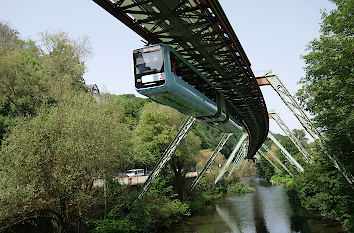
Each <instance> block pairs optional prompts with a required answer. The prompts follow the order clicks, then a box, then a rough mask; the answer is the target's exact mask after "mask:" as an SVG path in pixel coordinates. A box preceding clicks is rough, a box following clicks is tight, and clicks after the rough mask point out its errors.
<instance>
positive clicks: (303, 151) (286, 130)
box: [269, 112, 313, 163]
mask: <svg viewBox="0 0 354 233" xmlns="http://www.w3.org/2000/svg"><path fill="white" fill-rule="evenodd" d="M269 116H270V117H271V118H273V119H274V121H275V122H276V123H277V124H278V125H279V127H280V128H281V129H282V130H283V132H284V133H285V134H286V135H287V136H288V137H289V138H290V140H291V141H292V142H293V143H294V145H295V146H296V148H297V149H298V150H299V151H300V153H301V154H302V155H303V156H304V158H305V160H306V162H308V163H313V159H312V157H311V156H310V155H309V153H308V152H307V150H306V149H305V148H304V147H303V145H302V144H301V142H300V141H299V140H298V139H297V138H296V137H295V136H294V134H293V133H292V132H291V130H290V129H289V128H288V126H286V124H284V122H283V121H282V119H281V118H280V116H279V115H278V114H277V113H275V112H270V113H269Z"/></svg>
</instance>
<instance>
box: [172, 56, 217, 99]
mask: <svg viewBox="0 0 354 233" xmlns="http://www.w3.org/2000/svg"><path fill="white" fill-rule="evenodd" d="M170 60H171V71H172V72H174V73H175V74H176V75H177V76H178V77H181V78H182V79H183V81H185V82H186V83H188V84H189V85H191V86H192V87H194V88H195V89H197V90H198V91H200V92H201V93H202V94H203V95H205V96H207V97H208V98H210V99H211V100H213V101H216V92H215V91H211V92H210V91H208V90H210V89H211V88H210V87H211V86H210V84H209V83H207V82H206V81H205V80H204V79H203V78H202V77H201V76H199V75H198V73H196V72H195V71H194V70H193V69H192V68H190V67H189V66H188V65H187V64H186V63H184V62H183V61H182V60H180V59H179V58H178V57H177V56H176V55H174V54H173V53H170Z"/></svg>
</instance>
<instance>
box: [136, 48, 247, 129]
mask: <svg viewBox="0 0 354 233" xmlns="http://www.w3.org/2000/svg"><path fill="white" fill-rule="evenodd" d="M133 60H134V76H135V87H136V90H137V91H138V92H139V93H140V94H142V95H145V96H148V97H149V98H150V99H152V100H154V101H156V102H158V103H161V104H164V105H167V106H170V107H172V108H175V109H177V110H178V111H180V112H182V113H185V114H187V115H190V116H194V117H196V118H197V119H201V120H204V121H206V122H207V123H209V124H210V125H212V126H214V127H216V128H218V129H220V130H221V131H223V132H227V133H234V132H239V131H241V130H242V125H241V124H240V123H239V122H238V121H237V120H236V119H235V118H234V117H233V116H231V115H229V112H228V103H227V101H226V100H225V98H224V95H223V94H222V93H220V92H218V91H217V90H216V89H215V87H214V86H213V84H211V83H210V82H209V80H208V79H206V78H205V77H204V75H202V74H201V73H200V72H199V71H198V70H197V69H196V68H194V67H193V65H191V64H190V63H189V62H188V61H187V60H185V59H184V58H183V57H182V56H181V55H180V54H178V53H177V52H176V51H175V50H174V49H173V48H171V47H170V46H168V45H165V44H156V45H150V46H146V47H144V48H140V49H136V50H134V52H133Z"/></svg>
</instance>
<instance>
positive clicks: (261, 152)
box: [257, 150, 280, 173]
mask: <svg viewBox="0 0 354 233" xmlns="http://www.w3.org/2000/svg"><path fill="white" fill-rule="evenodd" d="M258 153H259V154H260V155H261V156H262V157H263V158H265V159H266V160H267V161H268V162H269V163H270V164H271V165H272V166H273V167H274V168H275V170H276V172H277V173H279V172H280V170H279V168H278V167H277V166H275V164H274V163H273V161H272V160H271V159H270V158H268V157H267V156H266V155H265V154H264V153H263V151H261V150H258V152H257V154H258ZM258 156H259V155H258Z"/></svg>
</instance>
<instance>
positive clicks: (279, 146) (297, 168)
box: [268, 132, 304, 172]
mask: <svg viewBox="0 0 354 233" xmlns="http://www.w3.org/2000/svg"><path fill="white" fill-rule="evenodd" d="M268 138H269V139H270V140H272V141H273V142H274V144H275V145H276V146H277V147H278V148H279V149H280V150H281V152H282V153H283V154H284V155H285V158H286V159H287V160H288V161H289V162H290V163H291V164H292V165H294V166H295V168H296V170H298V171H299V172H304V168H303V167H302V166H301V165H300V164H299V163H298V162H297V161H296V159H294V158H293V156H291V154H290V153H289V152H288V151H287V150H286V149H285V148H284V147H283V146H282V145H281V144H280V142H279V141H278V140H277V139H276V138H275V137H274V136H273V134H272V133H271V132H268Z"/></svg>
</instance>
